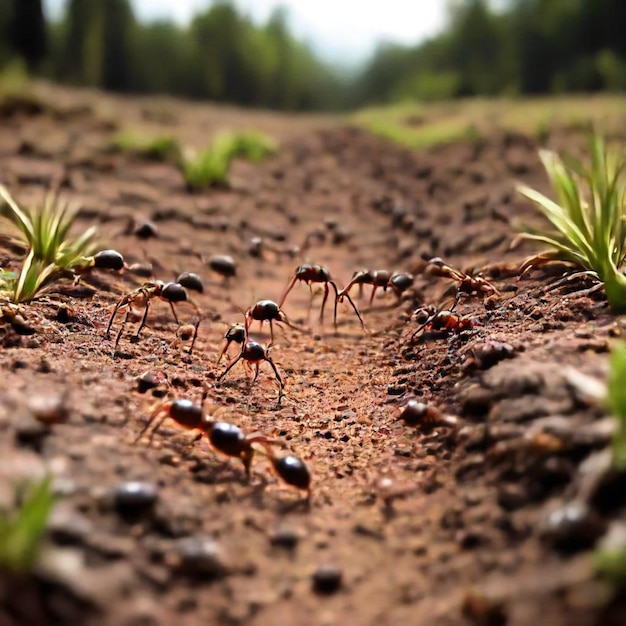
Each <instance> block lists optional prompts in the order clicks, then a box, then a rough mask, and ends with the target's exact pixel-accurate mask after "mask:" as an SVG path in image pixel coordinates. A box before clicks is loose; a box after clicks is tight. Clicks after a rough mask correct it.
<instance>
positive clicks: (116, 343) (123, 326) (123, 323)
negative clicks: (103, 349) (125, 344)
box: [113, 306, 131, 355]
mask: <svg viewBox="0 0 626 626" xmlns="http://www.w3.org/2000/svg"><path fill="white" fill-rule="evenodd" d="M130 311H131V309H130V306H129V307H128V310H127V311H126V315H125V316H124V319H123V320H122V325H121V326H120V329H119V331H118V333H117V337H115V345H114V346H113V355H115V353H116V352H117V346H118V345H119V343H120V339H121V338H122V333H123V332H124V329H125V328H126V322H128V318H129V316H130Z"/></svg>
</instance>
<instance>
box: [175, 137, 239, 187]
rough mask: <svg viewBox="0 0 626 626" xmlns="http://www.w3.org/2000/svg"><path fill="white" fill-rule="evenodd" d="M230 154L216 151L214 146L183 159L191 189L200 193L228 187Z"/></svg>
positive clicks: (185, 173) (184, 169) (184, 172)
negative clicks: (203, 190) (212, 188)
mask: <svg viewBox="0 0 626 626" xmlns="http://www.w3.org/2000/svg"><path fill="white" fill-rule="evenodd" d="M230 160H231V157H230V153H229V152H226V151H224V150H216V149H215V148H214V147H213V146H211V147H209V148H205V149H204V150H202V151H200V152H199V153H198V154H194V153H190V154H188V155H187V156H185V157H184V158H183V162H182V170H183V176H184V177H185V181H186V182H187V185H188V186H189V188H190V189H191V190H193V191H200V190H202V189H206V188H207V187H225V186H227V185H228V168H229V166H230Z"/></svg>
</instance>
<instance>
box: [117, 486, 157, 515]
mask: <svg viewBox="0 0 626 626" xmlns="http://www.w3.org/2000/svg"><path fill="white" fill-rule="evenodd" d="M158 496H159V494H158V491H157V488H156V485H154V484H153V483H148V482H141V481H128V482H123V483H120V484H119V485H118V486H117V487H116V488H115V490H114V492H113V505H114V507H115V509H116V510H117V511H118V513H121V514H138V513H143V512H145V511H148V510H150V509H152V507H153V506H154V504H155V502H156V501H157V498H158Z"/></svg>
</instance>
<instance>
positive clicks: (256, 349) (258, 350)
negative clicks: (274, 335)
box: [217, 341, 285, 403]
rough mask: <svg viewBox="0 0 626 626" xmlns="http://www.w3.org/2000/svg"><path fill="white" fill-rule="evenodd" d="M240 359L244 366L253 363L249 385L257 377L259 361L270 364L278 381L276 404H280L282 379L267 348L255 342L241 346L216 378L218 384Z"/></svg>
mask: <svg viewBox="0 0 626 626" xmlns="http://www.w3.org/2000/svg"><path fill="white" fill-rule="evenodd" d="M241 359H243V360H244V361H245V362H246V364H249V363H254V366H255V373H254V378H253V379H252V383H251V384H254V383H255V381H256V379H257V377H258V376H259V365H260V364H261V361H267V362H268V363H269V364H270V366H271V368H272V369H273V370H274V375H275V376H276V380H277V381H278V402H279V403H280V401H281V400H282V397H283V389H284V387H285V385H284V383H283V379H282V378H281V377H280V374H279V373H278V368H277V367H276V364H275V363H274V361H272V357H270V355H269V348H265V347H264V346H263V345H261V344H260V343H257V342H256V341H247V342H246V343H245V344H243V345H242V347H241V352H240V353H239V355H238V356H237V357H236V358H235V359H233V360H232V361H231V362H230V363H229V364H228V365H227V366H226V369H225V370H224V371H223V372H222V373H221V374H220V376H219V377H218V379H217V380H218V382H219V381H220V380H222V378H224V376H226V374H228V372H230V370H231V369H232V368H233V367H234V366H235V365H236V364H237V363H238V362H239V361H241Z"/></svg>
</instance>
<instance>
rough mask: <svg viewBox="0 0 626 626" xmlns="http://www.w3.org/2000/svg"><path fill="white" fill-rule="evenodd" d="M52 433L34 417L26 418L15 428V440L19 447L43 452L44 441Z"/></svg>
mask: <svg viewBox="0 0 626 626" xmlns="http://www.w3.org/2000/svg"><path fill="white" fill-rule="evenodd" d="M50 433H51V430H50V427H49V426H48V425H47V424H45V423H44V422H40V421H39V420H36V419H35V418H34V417H32V416H30V415H29V416H24V417H23V418H21V419H20V420H19V421H18V422H17V423H16V427H15V440H16V442H17V444H18V445H19V446H23V447H25V448H31V449H32V450H34V451H35V452H41V448H42V445H43V441H44V439H45V438H46V437H47V436H48V435H49V434H50Z"/></svg>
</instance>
